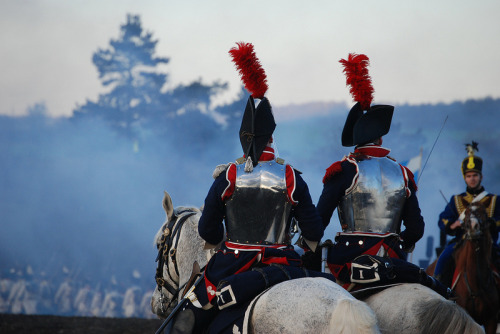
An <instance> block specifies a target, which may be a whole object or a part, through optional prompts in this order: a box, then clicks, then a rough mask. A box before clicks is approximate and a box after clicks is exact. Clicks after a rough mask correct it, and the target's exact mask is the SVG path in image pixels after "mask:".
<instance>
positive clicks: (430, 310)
mask: <svg viewBox="0 0 500 334" xmlns="http://www.w3.org/2000/svg"><path fill="white" fill-rule="evenodd" d="M417 309H418V310H419V314H418V315H417V316H418V318H419V323H421V324H422V325H423V328H422V331H421V333H429V334H434V333H435V334H438V333H440V334H476V333H477V334H480V333H483V334H484V330H483V329H482V328H481V326H479V325H478V324H477V323H476V322H475V321H474V320H473V319H472V318H471V317H470V316H469V315H468V314H467V312H466V311H465V310H464V309H463V308H461V307H460V306H459V305H457V304H455V303H454V302H452V301H449V300H443V299H431V300H429V301H426V302H422V304H421V305H419V306H417ZM443 319H446V321H443Z"/></svg>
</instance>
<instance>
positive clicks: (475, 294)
mask: <svg viewBox="0 0 500 334" xmlns="http://www.w3.org/2000/svg"><path fill="white" fill-rule="evenodd" d="M478 218H479V217H478ZM479 221H480V230H479V233H478V232H475V233H471V231H470V220H469V222H468V224H469V225H468V226H467V227H468V228H467V229H466V233H465V234H464V236H463V239H462V240H461V244H462V247H463V244H464V243H466V242H470V243H471V244H472V246H473V248H472V249H473V253H474V255H475V259H474V261H475V263H476V264H479V263H481V260H484V259H483V257H484V256H485V255H486V256H490V255H489V254H488V252H486V253H487V254H482V252H481V250H482V249H483V248H484V247H485V245H484V242H485V238H488V237H489V234H488V233H485V231H486V230H487V229H488V228H489V227H488V224H485V221H486V219H484V217H481V218H479ZM457 246H458V245H457ZM486 263H488V262H486ZM463 274H464V275H463V278H464V283H465V287H466V288H467V291H468V296H467V298H466V303H469V301H472V304H470V305H471V306H472V310H471V311H472V312H473V313H475V312H476V305H475V300H476V298H480V296H481V294H480V291H481V290H482V289H481V287H482V288H484V289H486V287H490V286H491V282H492V278H493V275H492V274H490V275H486V277H484V276H483V275H482V272H481V268H479V266H476V277H477V278H478V279H479V285H478V286H477V287H476V288H479V290H477V289H475V291H473V289H472V287H471V284H470V281H469V277H468V276H467V271H463ZM485 278H486V281H485V280H484V279H485Z"/></svg>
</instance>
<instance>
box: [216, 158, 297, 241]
mask: <svg viewBox="0 0 500 334" xmlns="http://www.w3.org/2000/svg"><path fill="white" fill-rule="evenodd" d="M244 167H245V164H239V165H236V170H237V171H236V183H235V189H234V193H233V195H232V196H231V198H230V199H228V200H227V201H226V218H225V221H226V232H227V240H228V241H232V242H238V243H246V244H264V245H269V244H289V243H290V241H291V240H290V213H291V209H292V205H291V203H290V202H289V201H288V197H287V187H286V179H285V172H286V168H285V165H282V164H279V163H277V162H276V161H274V160H272V161H265V162H259V164H258V165H257V166H255V167H254V169H253V171H252V172H251V173H246V172H245V171H244Z"/></svg>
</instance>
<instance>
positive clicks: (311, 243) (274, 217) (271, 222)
mask: <svg viewBox="0 0 500 334" xmlns="http://www.w3.org/2000/svg"><path fill="white" fill-rule="evenodd" d="M230 54H231V56H232V57H233V60H234V62H235V63H236V66H237V67H238V69H239V71H240V73H241V75H242V78H243V82H244V84H245V87H246V88H247V89H248V90H249V91H250V92H251V94H252V95H251V96H250V97H249V99H248V102H247V106H246V109H245V112H244V115H243V120H242V123H241V128H240V132H239V134H240V142H241V145H242V148H243V153H244V156H243V157H242V158H240V159H237V160H236V162H235V163H229V164H227V165H223V166H220V167H219V168H218V169H217V170H216V172H215V174H214V178H215V181H214V182H213V184H212V187H211V188H210V190H209V192H208V195H207V197H206V199H205V205H204V209H203V213H202V216H201V218H200V221H199V227H198V230H199V234H200V236H201V237H202V238H203V239H204V240H205V241H206V243H207V246H208V247H210V245H217V244H219V243H220V242H221V241H222V240H223V237H224V232H225V233H226V240H225V242H224V243H223V244H222V245H221V247H220V249H219V250H218V252H217V253H216V254H215V255H214V256H213V257H212V258H211V259H210V261H209V262H208V264H207V266H206V269H205V271H204V275H205V276H204V280H203V281H202V282H201V283H200V284H199V285H198V286H197V287H196V288H195V290H194V291H193V292H192V293H191V294H190V295H188V296H187V300H186V301H185V302H184V305H182V309H181V310H180V312H179V313H178V314H177V316H176V318H175V319H174V324H173V328H172V331H171V333H176V334H178V333H201V332H202V331H203V330H204V329H206V328H207V327H208V325H209V324H210V322H211V320H212V319H213V318H214V317H215V315H216V314H217V313H218V312H226V316H225V317H224V318H225V320H226V322H227V323H221V324H220V325H214V324H212V326H211V330H212V331H213V332H217V333H222V332H225V331H226V330H227V331H229V332H233V331H234V326H235V325H236V326H237V327H238V328H239V329H241V328H242V325H243V317H242V316H239V313H238V312H232V311H233V310H237V309H238V307H242V306H246V303H248V302H250V301H251V300H252V299H253V298H254V297H255V296H256V295H258V294H259V293H261V292H262V291H264V290H265V289H266V288H268V287H269V286H272V285H274V284H277V283H279V282H282V281H285V280H288V279H294V278H301V277H306V276H309V277H311V276H322V277H325V278H329V279H331V280H332V281H334V278H333V276H331V275H328V274H323V273H320V272H313V271H309V270H305V269H304V268H302V267H301V260H300V256H299V255H298V254H297V253H296V252H295V250H294V248H293V246H292V245H291V237H290V234H289V232H290V223H291V219H292V217H294V218H295V219H296V220H297V221H298V224H299V227H300V229H301V232H302V236H303V240H304V244H303V246H304V247H311V248H312V249H314V248H315V245H316V244H317V243H318V242H319V241H320V240H321V237H322V236H323V228H322V223H321V219H320V217H319V215H318V214H317V211H316V209H315V207H314V205H313V203H312V200H311V196H310V194H309V190H308V187H307V185H306V183H305V181H304V180H303V179H302V177H301V176H300V172H299V171H297V170H296V169H294V168H293V167H292V166H291V165H289V164H287V163H285V161H284V160H283V159H280V158H278V157H277V156H276V155H275V151H274V148H273V137H272V134H273V132H274V129H275V127H276V124H275V121H274V117H273V113H272V110H271V105H270V103H269V100H268V99H267V98H266V97H264V94H265V92H266V90H267V83H266V77H265V73H264V71H263V69H262V68H261V67H260V64H259V62H258V60H257V58H256V57H255V53H254V51H253V45H251V44H248V43H238V47H237V48H233V49H231V51H230ZM223 222H224V224H223ZM224 225H225V226H224ZM224 227H225V229H224ZM212 247H213V246H212ZM233 317H234V318H233ZM218 319H220V317H219V318H218ZM224 326H228V328H227V329H226V328H225V327H224Z"/></svg>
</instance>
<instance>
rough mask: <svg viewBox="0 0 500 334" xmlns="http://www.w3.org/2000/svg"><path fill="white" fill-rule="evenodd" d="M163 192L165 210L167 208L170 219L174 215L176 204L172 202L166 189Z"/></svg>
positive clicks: (166, 211)
mask: <svg viewBox="0 0 500 334" xmlns="http://www.w3.org/2000/svg"><path fill="white" fill-rule="evenodd" d="M163 193H164V195H163V210H165V213H166V214H167V218H168V220H171V219H172V216H173V215H174V205H173V204H172V198H171V197H170V195H169V194H168V193H167V192H166V191H164V192H163Z"/></svg>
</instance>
